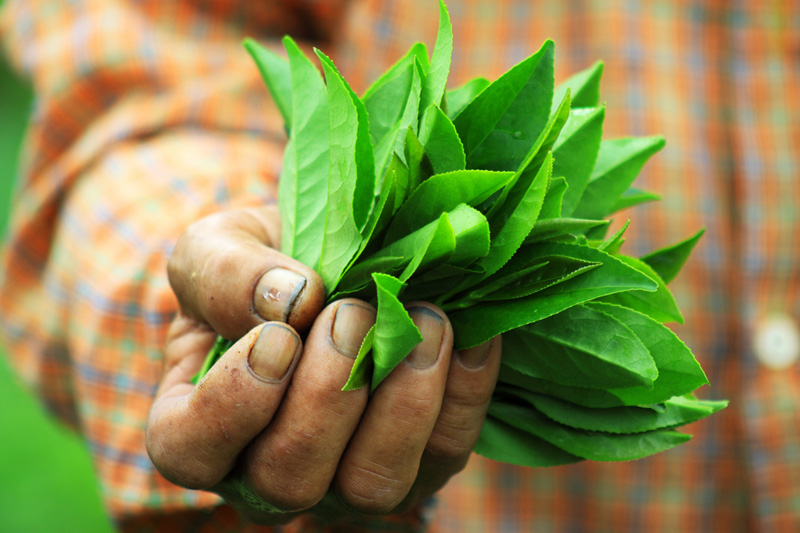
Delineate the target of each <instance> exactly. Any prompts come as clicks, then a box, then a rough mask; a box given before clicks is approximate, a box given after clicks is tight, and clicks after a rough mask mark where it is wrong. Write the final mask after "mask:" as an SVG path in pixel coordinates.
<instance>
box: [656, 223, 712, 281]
mask: <svg viewBox="0 0 800 533" xmlns="http://www.w3.org/2000/svg"><path fill="white" fill-rule="evenodd" d="M705 231H706V230H705V228H703V229H701V230H700V231H698V232H697V233H695V234H694V235H692V236H691V237H689V238H688V239H686V240H683V241H681V242H678V243H675V244H673V245H672V246H667V247H666V248H662V249H660V250H656V251H655V252H650V253H649V254H647V255H645V256H644V257H642V261H643V262H645V263H647V264H648V265H650V267H651V268H652V269H653V271H655V272H656V274H658V275H659V276H660V277H661V279H663V280H664V283H671V282H672V280H674V279H675V276H677V275H678V272H680V271H681V268H683V265H684V263H686V260H687V259H688V258H689V255H690V254H691V253H692V250H693V249H694V247H695V246H696V245H697V243H698V241H699V240H700V237H702V236H703V234H704V233H705Z"/></svg>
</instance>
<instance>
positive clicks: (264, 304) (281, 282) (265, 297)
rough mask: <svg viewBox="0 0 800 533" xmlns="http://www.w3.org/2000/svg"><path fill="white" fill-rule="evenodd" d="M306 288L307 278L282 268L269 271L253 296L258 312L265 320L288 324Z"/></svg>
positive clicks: (263, 276)
mask: <svg viewBox="0 0 800 533" xmlns="http://www.w3.org/2000/svg"><path fill="white" fill-rule="evenodd" d="M305 286H306V278H304V277H303V276H301V275H300V274H298V273H297V272H292V271H291V270H286V269H285V268H281V267H275V268H273V269H270V270H267V271H266V272H264V274H262V276H261V279H260V280H258V284H257V285H256V289H255V293H254V294H253V304H254V305H255V308H256V312H257V313H258V314H259V315H260V316H261V318H263V319H264V320H277V321H278V322H286V321H287V320H288V318H289V313H291V312H292V308H293V307H294V304H295V301H297V299H298V296H300V293H301V292H302V290H303V288H304V287H305Z"/></svg>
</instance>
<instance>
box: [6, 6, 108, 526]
mask: <svg viewBox="0 0 800 533" xmlns="http://www.w3.org/2000/svg"><path fill="white" fill-rule="evenodd" d="M0 5H2V0H0ZM31 102H32V94H31V90H30V87H29V85H28V84H27V83H25V82H24V81H23V80H22V79H20V78H19V77H18V76H17V75H16V74H15V73H14V72H13V71H12V70H11V68H10V67H9V65H8V63H7V61H6V60H5V58H3V57H2V54H0V235H2V236H3V238H5V235H6V227H7V223H8V214H9V211H10V205H11V193H12V189H13V187H14V181H15V179H16V169H17V161H18V157H19V147H20V144H21V141H22V137H23V135H24V132H25V125H26V122H27V118H28V114H29V111H30V108H31ZM0 313H2V310H0ZM0 428H2V431H0V435H2V438H1V439H0V533H2V532H25V533H28V532H30V533H39V532H43V533H45V532H46V533H50V532H55V531H77V532H81V533H83V532H87V533H90V532H95V531H98V532H107V531H112V527H111V526H110V524H109V522H108V520H107V518H106V516H105V514H104V512H103V508H102V505H101V503H100V497H99V494H98V488H97V481H96V479H95V476H94V473H93V471H92V465H91V462H90V460H89V455H88V453H87V450H86V448H85V446H84V444H83V443H82V442H81V441H80V440H79V439H78V438H77V437H76V436H75V435H74V434H72V433H70V432H69V431H68V430H66V429H65V428H63V427H61V426H60V425H58V423H57V422H55V421H54V420H53V419H52V418H51V417H49V416H48V415H47V414H46V413H45V412H44V411H43V409H42V408H41V406H40V405H39V404H38V403H37V401H36V399H35V398H34V397H33V396H32V395H31V394H30V393H29V392H28V391H27V390H25V388H24V387H23V385H22V384H21V383H20V382H19V380H18V379H17V378H16V376H15V375H14V374H13V372H12V371H11V370H10V368H9V365H8V361H7V358H6V354H5V353H3V352H2V351H0Z"/></svg>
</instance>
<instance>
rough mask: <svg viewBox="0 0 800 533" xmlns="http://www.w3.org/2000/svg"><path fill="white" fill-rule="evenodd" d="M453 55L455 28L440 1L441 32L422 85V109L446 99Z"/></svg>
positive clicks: (440, 0) (437, 104)
mask: <svg viewBox="0 0 800 533" xmlns="http://www.w3.org/2000/svg"><path fill="white" fill-rule="evenodd" d="M452 54H453V26H452V25H451V24H450V15H449V14H448V13H447V6H445V5H444V2H442V0H439V32H438V34H437V36H436V45H435V46H434V47H433V56H432V57H431V66H430V70H429V71H428V74H427V76H425V82H424V83H423V84H422V95H421V96H420V109H423V110H424V109H428V107H430V106H432V105H436V106H439V105H441V103H442V98H443V97H444V91H445V87H446V85H447V77H448V76H449V74H450V58H451V56H452Z"/></svg>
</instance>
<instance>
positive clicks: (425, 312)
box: [406, 307, 444, 368]
mask: <svg viewBox="0 0 800 533" xmlns="http://www.w3.org/2000/svg"><path fill="white" fill-rule="evenodd" d="M408 314H409V315H411V320H413V321H414V324H416V325H417V327H418V328H419V331H420V333H422V342H421V343H419V344H417V345H416V346H415V347H414V349H413V350H411V353H410V354H408V357H407V358H406V361H408V362H409V364H411V366H415V367H417V368H427V367H429V366H431V365H432V364H433V363H435V362H436V359H438V358H439V348H440V347H441V345H442V335H444V321H443V320H442V317H440V316H439V315H437V314H436V313H434V312H433V311H431V310H430V309H428V308H427V307H413V308H411V309H409V310H408Z"/></svg>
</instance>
